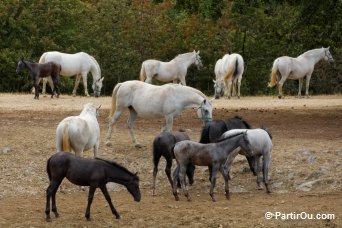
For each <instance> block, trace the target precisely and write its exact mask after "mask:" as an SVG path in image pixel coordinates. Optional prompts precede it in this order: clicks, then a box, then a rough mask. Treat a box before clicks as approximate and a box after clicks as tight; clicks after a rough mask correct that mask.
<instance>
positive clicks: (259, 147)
mask: <svg viewBox="0 0 342 228" xmlns="http://www.w3.org/2000/svg"><path fill="white" fill-rule="evenodd" d="M246 131H247V138H248V140H249V142H250V144H251V146H252V150H253V157H252V159H251V160H252V162H251V163H252V164H253V167H254V171H255V172H256V176H257V179H256V182H257V185H258V188H259V189H261V186H260V181H259V173H260V171H261V167H260V158H261V156H262V159H263V162H262V173H263V182H264V184H265V187H266V192H267V193H270V189H269V186H268V171H269V169H270V165H271V159H272V148H273V144H272V136H271V134H270V133H269V131H268V130H267V129H261V128H256V129H248V130H246V129H233V130H229V131H226V132H225V133H224V134H222V136H221V138H220V139H221V140H222V139H224V138H227V137H228V138H229V137H231V136H232V135H236V134H238V133H242V132H246ZM242 150H243V149H242ZM232 162H233V160H229V159H228V160H227V162H226V166H227V167H228V172H229V169H230V167H231V164H232Z"/></svg>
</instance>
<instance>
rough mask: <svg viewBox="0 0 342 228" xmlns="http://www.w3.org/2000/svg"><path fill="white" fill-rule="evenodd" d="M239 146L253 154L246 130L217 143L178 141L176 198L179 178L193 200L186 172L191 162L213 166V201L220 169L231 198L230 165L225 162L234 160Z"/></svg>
mask: <svg viewBox="0 0 342 228" xmlns="http://www.w3.org/2000/svg"><path fill="white" fill-rule="evenodd" d="M245 131H246V130H245ZM237 147H241V148H243V149H244V151H245V152H246V153H247V155H249V156H252V155H253V152H252V147H251V145H250V143H249V141H248V139H247V135H246V133H245V132H243V133H237V134H235V135H231V136H230V137H226V138H224V139H223V140H219V141H218V142H216V143H209V144H202V143H198V142H193V141H190V140H184V141H181V142H178V143H176V145H175V147H174V150H173V151H174V154H175V158H176V160H177V164H178V166H177V168H176V169H177V170H178V171H177V172H174V176H173V195H174V196H175V199H176V200H177V201H178V200H179V197H178V194H177V178H179V180H180V182H181V186H182V188H183V191H184V195H185V196H186V197H187V199H188V201H191V197H190V195H189V191H188V189H187V186H186V183H185V173H186V169H187V166H188V164H189V163H191V164H193V165H198V166H211V167H212V172H211V177H210V181H211V186H210V192H209V194H210V196H211V198H212V200H213V201H215V198H214V187H215V184H216V174H217V172H218V171H220V172H221V174H222V176H223V177H224V182H225V192H226V198H227V199H229V197H230V196H229V187H228V170H229V167H225V162H226V161H227V159H228V160H234V158H235V157H236V155H237V154H238V152H239V151H238V150H235V149H236V148H237ZM227 168H228V169H227Z"/></svg>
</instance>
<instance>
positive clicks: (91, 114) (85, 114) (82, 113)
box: [80, 110, 96, 119]
mask: <svg viewBox="0 0 342 228" xmlns="http://www.w3.org/2000/svg"><path fill="white" fill-rule="evenodd" d="M80 116H83V117H90V118H93V119H96V113H95V114H94V113H92V112H90V111H88V110H82V112H81V114H80Z"/></svg>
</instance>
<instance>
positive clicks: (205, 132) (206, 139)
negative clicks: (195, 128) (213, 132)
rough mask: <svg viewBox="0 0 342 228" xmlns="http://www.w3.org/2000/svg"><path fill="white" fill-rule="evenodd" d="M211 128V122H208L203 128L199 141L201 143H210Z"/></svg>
mask: <svg viewBox="0 0 342 228" xmlns="http://www.w3.org/2000/svg"><path fill="white" fill-rule="evenodd" d="M209 129H210V124H206V125H204V127H203V128H202V132H201V139H200V141H199V142H200V143H210V140H209Z"/></svg>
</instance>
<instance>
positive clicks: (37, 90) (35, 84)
mask: <svg viewBox="0 0 342 228" xmlns="http://www.w3.org/2000/svg"><path fill="white" fill-rule="evenodd" d="M38 83H39V78H38V76H37V77H35V78H34V89H35V91H34V99H37V100H39V84H38Z"/></svg>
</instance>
